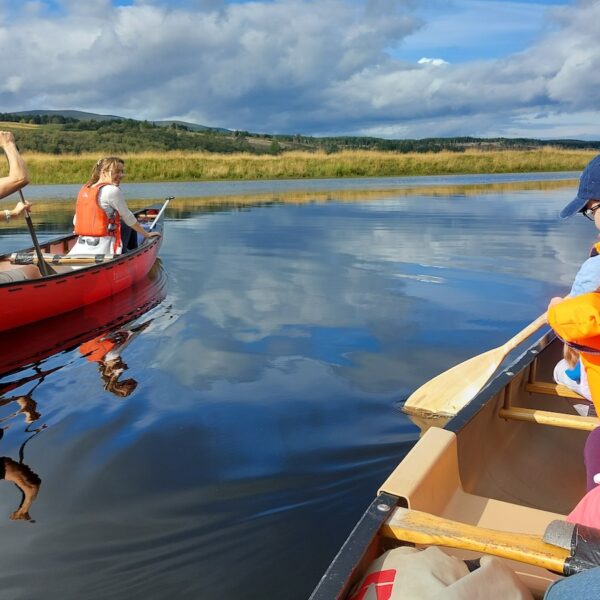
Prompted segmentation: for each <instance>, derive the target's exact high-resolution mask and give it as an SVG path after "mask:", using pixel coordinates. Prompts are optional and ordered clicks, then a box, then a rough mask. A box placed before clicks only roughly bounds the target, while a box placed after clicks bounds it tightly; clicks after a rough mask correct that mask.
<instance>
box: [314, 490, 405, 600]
mask: <svg viewBox="0 0 600 600" xmlns="http://www.w3.org/2000/svg"><path fill="white" fill-rule="evenodd" d="M397 506H403V507H405V504H404V502H403V501H402V499H400V498H399V497H398V496H393V495H392V494H387V493H385V492H383V493H381V494H379V495H377V497H376V498H375V499H374V500H373V501H372V502H371V504H370V505H369V507H368V508H367V509H366V510H365V512H364V513H363V515H362V516H361V518H360V520H359V521H358V523H357V524H356V525H355V526H354V528H353V529H352V531H351V532H350V535H349V536H348V537H347V538H346V540H345V542H344V543H343V544H342V547H341V548H340V550H339V551H338V553H337V554H336V556H335V558H334V559H333V560H332V561H331V563H330V565H329V567H328V568H327V570H326V571H325V573H324V574H323V576H322V577H321V580H320V581H319V583H318V585H317V586H316V588H315V589H314V591H313V593H312V594H311V595H310V598H309V600H334V599H335V600H341V599H342V598H344V597H345V596H346V595H347V594H348V592H350V588H351V586H352V584H354V580H355V574H356V573H358V572H359V570H360V567H361V566H363V565H364V564H365V563H366V562H370V560H371V559H372V558H375V555H373V557H369V556H368V552H365V549H368V548H373V546H374V545H377V544H378V538H379V536H378V534H379V532H380V530H381V528H382V527H383V525H384V524H385V522H386V521H387V519H388V518H389V516H390V514H391V513H392V511H393V510H394V508H396V507H397ZM375 549H377V550H378V548H375Z"/></svg>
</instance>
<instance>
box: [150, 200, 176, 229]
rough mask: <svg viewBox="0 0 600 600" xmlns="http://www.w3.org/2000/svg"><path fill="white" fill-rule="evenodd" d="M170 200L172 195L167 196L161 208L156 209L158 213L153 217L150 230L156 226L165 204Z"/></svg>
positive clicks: (165, 206)
mask: <svg viewBox="0 0 600 600" xmlns="http://www.w3.org/2000/svg"><path fill="white" fill-rule="evenodd" d="M171 200H173V196H168V197H167V198H166V199H165V203H164V204H163V205H162V207H161V209H160V210H159V211H158V214H157V215H156V218H155V219H154V221H152V225H150V231H152V230H153V229H154V228H155V227H156V224H157V223H158V220H159V219H160V218H161V217H162V214H163V213H164V212H165V210H166V208H167V205H168V204H169V202H171Z"/></svg>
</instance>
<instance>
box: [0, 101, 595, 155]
mask: <svg viewBox="0 0 600 600" xmlns="http://www.w3.org/2000/svg"><path fill="white" fill-rule="evenodd" d="M0 127H2V128H4V129H9V130H10V129H12V130H14V131H15V134H16V135H17V137H18V144H19V147H20V148H21V150H24V151H32V152H42V153H50V154H81V153H86V152H102V153H115V154H118V153H132V152H145V151H155V152H156V151H158V152H168V151H173V150H181V151H194V152H198V151H205V152H219V153H234V152H247V153H251V154H279V153H281V152H285V151H290V150H303V151H309V152H316V151H324V152H327V153H335V152H340V151H343V150H378V151H383V152H401V153H408V152H441V151H451V152H464V151H465V150H468V149H471V148H478V149H482V150H532V149H539V148H541V147H545V146H551V147H556V148H563V149H579V150H584V149H588V150H589V149H593V150H600V141H583V140H536V139H529V138H474V137H448V138H441V137H440V138H426V139H413V140H410V139H409V140H388V139H382V138H376V137H361V136H344V137H311V136H304V135H300V134H296V135H274V134H261V133H250V132H248V131H229V130H227V129H213V128H209V127H207V126H205V125H199V124H196V123H187V122H184V121H156V122H151V121H139V120H135V119H125V118H123V117H118V116H113V115H100V114H96V113H86V112H82V111H75V110H63V111H57V110H37V111H21V112H16V113H0Z"/></svg>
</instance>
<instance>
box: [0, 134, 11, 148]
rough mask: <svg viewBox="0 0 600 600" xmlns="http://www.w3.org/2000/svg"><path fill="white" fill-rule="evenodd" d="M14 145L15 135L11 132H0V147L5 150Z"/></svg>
mask: <svg viewBox="0 0 600 600" xmlns="http://www.w3.org/2000/svg"><path fill="white" fill-rule="evenodd" d="M14 143H15V134H14V133H13V132H12V131H0V147H2V148H5V147H6V146H8V145H9V144H14Z"/></svg>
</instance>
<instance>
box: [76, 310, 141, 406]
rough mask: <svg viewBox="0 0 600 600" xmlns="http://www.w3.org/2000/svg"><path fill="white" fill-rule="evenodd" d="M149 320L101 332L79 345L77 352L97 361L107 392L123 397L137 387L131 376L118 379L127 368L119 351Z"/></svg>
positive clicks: (122, 349) (121, 350)
mask: <svg viewBox="0 0 600 600" xmlns="http://www.w3.org/2000/svg"><path fill="white" fill-rule="evenodd" d="M151 322H152V319H149V320H148V321H144V322H143V323H140V324H139V325H135V326H134V327H130V328H120V329H118V330H117V331H111V332H110V333H103V334H102V335H99V336H97V337H95V338H94V339H92V340H89V341H87V342H85V343H83V344H81V346H79V352H80V353H81V354H82V355H83V356H84V357H85V358H87V360H89V361H91V362H96V363H98V370H99V371H100V377H101V379H102V381H103V382H104V389H105V390H106V391H107V392H111V393H112V394H114V395H115V396H119V397H120V398H125V397H126V396H129V395H130V394H131V393H132V392H133V390H135V388H136V387H137V381H136V380H135V379H133V378H131V377H130V378H129V379H124V380H123V381H119V378H120V377H121V375H122V374H123V373H124V372H125V371H126V370H127V369H128V367H127V364H126V363H125V362H124V361H123V359H122V358H121V353H122V352H123V351H124V350H125V348H126V347H127V346H128V345H129V344H130V343H131V342H132V341H133V339H134V338H135V337H136V336H138V335H139V334H140V333H141V332H142V331H144V329H146V328H147V327H148V326H149V325H150V323H151Z"/></svg>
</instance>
